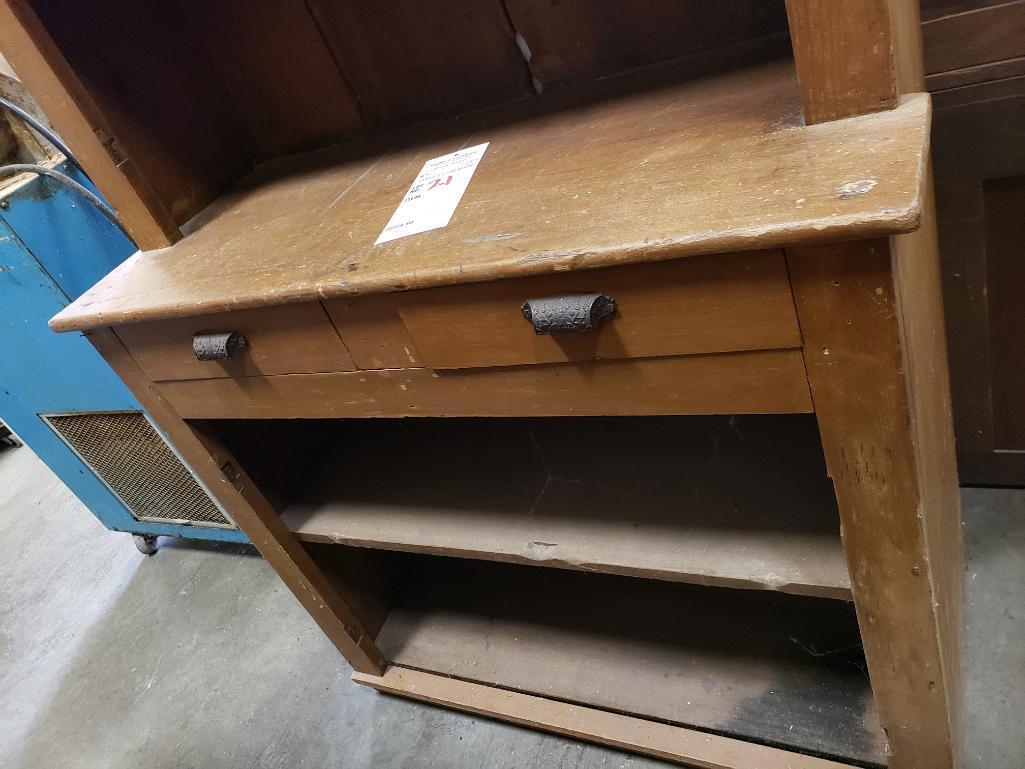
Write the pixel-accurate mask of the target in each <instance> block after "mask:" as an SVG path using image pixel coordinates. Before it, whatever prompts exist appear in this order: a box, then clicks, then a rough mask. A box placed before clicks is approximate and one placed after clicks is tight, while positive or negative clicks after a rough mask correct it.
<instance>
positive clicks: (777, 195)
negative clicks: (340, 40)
mask: <svg viewBox="0 0 1025 769" xmlns="http://www.w3.org/2000/svg"><path fill="white" fill-rule="evenodd" d="M668 74H671V70H662V69H660V70H659V71H658V72H657V73H652V72H647V73H646V74H645V76H644V77H645V82H644V83H641V84H640V85H639V84H638V81H637V79H636V78H633V77H624V78H622V79H613V80H612V81H607V82H603V83H600V84H597V85H595V86H584V87H581V88H580V89H574V90H573V91H572V92H568V91H567V92H564V93H560V94H554V95H552V96H551V97H549V98H545V97H544V96H542V97H539V98H537V99H534V100H532V101H531V103H530V104H520V105H515V106H514V107H513V108H506V109H503V110H500V111H498V112H497V113H486V114H484V115H481V116H478V117H475V118H473V119H467V120H462V121H454V122H453V123H450V124H446V125H445V126H441V127H436V128H433V129H430V130H429V131H426V132H425V131H423V130H421V131H417V132H407V133H402V134H396V135H387V136H384V137H377V138H373V139H369V140H367V141H366V142H363V143H354V144H351V145H350V146H348V147H345V148H340V149H338V150H333V151H325V152H321V153H315V154H313V155H308V156H303V157H300V158H296V159H291V160H287V161H285V162H282V163H280V164H271V165H269V166H268V167H266V168H265V169H264V170H263V171H261V172H259V173H258V174H256V175H255V176H254V177H252V178H251V179H250V180H249V182H248V183H247V184H246V185H245V186H244V187H243V188H241V189H239V190H237V191H236V192H235V193H233V194H230V195H228V196H226V197H224V198H223V199H221V200H220V201H219V202H218V203H217V204H216V205H214V206H211V207H210V208H209V209H208V210H207V211H205V212H204V213H203V214H202V215H201V216H199V217H197V219H196V220H195V222H194V223H193V224H192V226H191V233H190V234H189V235H188V237H186V238H185V239H184V240H182V241H181V242H179V243H178V244H176V245H174V246H172V247H170V248H167V249H162V250H159V251H155V252H149V253H141V254H137V255H135V256H133V257H132V258H130V259H129V260H127V261H126V262H125V263H124V264H123V265H122V266H120V267H119V268H118V269H117V270H115V271H114V272H112V273H111V274H110V275H109V276H107V278H105V279H104V280H103V281H102V282H101V283H99V284H98V285H97V286H95V287H94V288H93V289H92V290H90V291H89V292H87V293H86V294H85V295H83V296H82V297H81V298H80V299H79V300H78V301H77V302H75V303H74V304H73V305H71V306H70V307H69V308H68V309H67V310H65V311H64V312H63V313H61V315H59V316H57V318H56V319H55V320H54V321H53V324H52V325H53V327H54V328H55V329H57V330H62V331H66V330H71V329H82V328H89V327H94V326H97V325H107V324H115V325H116V324H120V323H127V322H132V321H139V320H144V319H153V318H167V317H176V316H182V315H192V314H197V313H202V312H216V311H222V310H227V309H234V308H242V307H254V306H260V305H269V304H279V303H284V302H290V301H297V300H302V299H311V298H324V297H332V296H344V295H353V294H361V293H380V292H387V291H395V290H402V289H406V288H419V287H428V286H437V285H444V284H452V283H467V282H477V281H486V280H493V279H497V278H504V277H512V276H521V275H522V276H525V275H532V274H539V273H548V272H555V271H562V270H569V269H582V268H588V267H600V266H609V265H614V264H622V263H626V262H637V261H648V260H658V259H670V258H675V257H681V256H689V255H693V254H702V253H715V252H723V251H736V250H746V249H755V248H764V247H771V246H780V245H784V244H787V245H791V244H794V243H805V242H812V241H814V242H818V241H823V240H836V239H849V238H860V237H867V236H871V235H880V234H885V233H893V232H902V231H908V230H911V229H913V228H914V227H915V226H916V225H917V223H918V220H919V216H920V192H921V187H922V183H923V179H924V176H923V168H924V166H923V162H922V161H923V157H924V153H925V150H926V146H927V132H928V119H929V105H928V99H927V97H925V96H911V97H908V98H907V99H906V100H905V102H904V103H903V104H902V105H901V106H899V107H898V108H896V109H893V110H890V111H886V112H881V113H877V114H872V115H866V116H862V117H857V118H852V119H848V120H840V121H834V122H831V123H828V124H822V125H817V126H811V127H805V126H803V125H802V124H801V119H800V110H801V97H800V92H799V88H798V86H797V82H796V79H795V76H794V73H793V68H792V66H791V64H790V63H788V62H778V63H773V64H768V65H761V66H757V67H749V68H745V69H742V70H739V71H737V72H732V73H727V74H723V75H718V76H713V77H709V78H706V79H702V80H699V81H695V82H686V83H680V82H669V83H668V84H666V83H665V81H664V78H665V77H666V76H667V75H668ZM660 78H661V79H662V84H661V85H659V84H658V83H659V79H660ZM642 86H643V87H642ZM484 141H488V142H490V147H489V148H488V151H487V153H486V154H485V156H484V158H483V160H482V161H481V164H480V166H479V167H478V169H477V172H476V174H475V176H474V178H473V180H472V182H471V183H470V186H469V188H468V189H467V191H466V194H465V195H464V197H463V199H462V202H461V204H460V205H459V207H458V209H457V210H456V212H455V214H454V216H453V218H452V220H451V222H450V223H449V225H448V226H447V227H444V228H442V229H438V230H434V231H431V232H427V233H422V234H420V235H415V236H411V237H406V238H402V239H399V240H395V241H392V242H390V243H386V244H384V245H381V246H374V245H373V244H374V241H375V240H376V239H377V236H378V234H379V233H380V232H381V230H382V229H383V227H384V225H385V224H386V222H387V221H388V219H389V218H390V216H391V214H392V212H393V211H394V210H395V207H396V206H397V205H398V203H399V201H400V200H401V198H402V196H403V195H404V194H405V192H406V190H407V189H408V187H409V185H410V183H411V182H412V180H413V178H414V177H415V175H416V174H417V173H418V172H419V170H420V168H421V166H422V165H423V163H424V162H425V161H426V160H428V159H430V158H433V157H437V156H439V155H443V154H446V153H449V152H451V151H453V150H455V149H458V148H459V147H462V146H468V145H469V144H471V143H472V144H475V143H479V142H484Z"/></svg>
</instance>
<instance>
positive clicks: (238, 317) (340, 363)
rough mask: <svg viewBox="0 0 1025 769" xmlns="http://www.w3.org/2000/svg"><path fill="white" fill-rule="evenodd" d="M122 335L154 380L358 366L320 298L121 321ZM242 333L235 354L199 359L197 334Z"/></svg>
mask: <svg viewBox="0 0 1025 769" xmlns="http://www.w3.org/2000/svg"><path fill="white" fill-rule="evenodd" d="M116 331H117V335H118V336H119V337H120V338H121V341H122V342H124V344H125V347H127V348H128V350H129V351H130V352H131V353H132V356H133V357H134V358H135V360H136V361H137V362H138V363H139V365H140V366H141V367H142V369H143V371H145V372H146V373H147V374H148V375H149V376H150V378H151V379H153V380H154V381H158V382H159V381H168V380H182V379H215V378H219V377H246V376H272V375H275V374H312V373H322V372H332V371H354V370H355V368H356V367H355V366H354V365H353V362H352V357H351V356H350V355H349V352H348V350H347V349H346V348H345V345H344V344H343V343H342V340H341V338H339V336H338V332H337V331H335V327H334V326H333V325H332V323H331V320H330V319H329V318H328V317H327V314H326V313H325V312H324V308H323V307H321V305H320V304H319V303H310V302H307V303H304V304H291V305H281V306H279V307H262V308H259V309H255V310H238V311H236V312H225V313H217V314H215V315H199V316H195V317H191V318H176V319H173V320H162V321H153V322H149V323H138V324H129V325H125V326H118V327H117V329H116ZM227 332H237V333H239V334H241V335H242V336H243V337H245V340H246V343H245V346H243V347H241V348H240V349H238V351H237V352H235V353H234V354H233V355H232V356H231V357H230V358H227V359H223V360H200V359H199V358H198V357H197V354H196V351H195V350H194V349H193V339H194V338H195V336H196V335H197V334H201V335H207V334H214V333H227Z"/></svg>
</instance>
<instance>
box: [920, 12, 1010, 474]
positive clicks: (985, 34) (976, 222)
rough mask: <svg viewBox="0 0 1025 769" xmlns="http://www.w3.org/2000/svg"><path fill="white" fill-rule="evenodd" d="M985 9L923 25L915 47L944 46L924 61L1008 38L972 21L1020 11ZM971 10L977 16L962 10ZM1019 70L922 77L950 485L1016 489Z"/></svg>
mask: <svg viewBox="0 0 1025 769" xmlns="http://www.w3.org/2000/svg"><path fill="white" fill-rule="evenodd" d="M931 5H935V4H931ZM988 5H989V4H988V3H986V2H984V1H983V0H970V1H968V2H962V3H960V5H959V6H958V7H957V8H956V9H954V10H956V11H958V12H959V13H957V14H956V15H952V16H951V15H948V16H946V17H943V18H940V19H939V20H937V21H934V22H927V23H926V24H925V25H924V28H925V38H926V46H927V51H928V50H929V48H930V47H935V46H939V45H942V46H943V47H944V48H946V49H950V50H944V51H938V50H933V51H932V52H931V53H930V54H929V61H930V62H932V66H934V67H936V66H951V65H956V64H963V63H965V62H972V61H980V60H984V59H986V58H988V57H989V54H988V53H987V51H988V49H987V48H986V46H985V44H984V41H986V40H994V39H1005V40H1009V41H1011V42H1014V41H1015V38H1014V36H1012V37H1010V38H1007V37H1004V30H994V31H990V30H988V29H987V26H986V25H982V24H980V22H981V21H982V20H986V24H987V25H998V24H1003V25H1004V26H1005V27H1008V26H1012V25H1013V24H1014V23H1017V22H1016V21H1015V19H1017V18H1018V17H1017V16H1012V17H1010V22H1008V20H1007V19H1008V16H1007V14H1008V13H1009V12H1011V11H1013V12H1014V13H1015V14H1019V13H1021V10H1022V8H1023V7H1025V4H1023V3H1018V2H1016V3H1012V4H1004V5H1000V6H998V7H993V8H989V7H988ZM929 6H930V4H926V6H925V8H926V10H928V9H929ZM973 6H979V7H981V10H978V11H974V12H973V11H972V10H971V7H973ZM950 7H952V6H950ZM964 11H967V12H964ZM1001 20H1003V21H1001ZM969 22H970V26H967V27H965V28H964V30H963V31H962V32H957V31H956V30H954V29H948V30H947V31H945V32H944V35H942V36H941V35H933V34H930V32H929V30H930V27H931V26H934V25H938V24H941V23H942V24H948V25H953V24H967V23H969ZM994 36H996V37H995V38H994ZM1022 39H1025V35H1023V34H1019V35H1018V36H1017V40H1022ZM958 46H967V48H968V51H967V52H964V51H958V50H955V49H956V48H957V47H958ZM993 50H999V49H998V48H997V47H994V48H993ZM1004 50H1006V48H1005V49H1004ZM973 57H974V58H973ZM1008 73H1010V74H1011V75H1012V76H1010V77H1003V75H1005V74H1008ZM1022 73H1025V60H1023V59H1022V58H1020V57H1019V58H1012V59H1007V60H1004V61H996V62H990V63H984V64H980V65H976V66H970V67H965V68H962V69H958V70H950V71H940V72H937V71H935V70H933V71H930V72H929V75H928V77H927V83H928V85H929V87H930V89H932V90H933V91H934V93H933V102H934V106H935V111H934V119H933V158H934V163H935V173H936V184H937V188H936V193H937V215H938V228H939V235H940V256H941V260H942V265H943V291H944V311H945V315H946V325H947V337H948V340H949V353H950V364H951V390H952V394H953V404H954V419H955V427H956V432H957V449H958V457H959V467H960V476H961V481H962V483H969V484H983V485H1019V486H1020V485H1025V412H1023V410H1022V409H1021V407H1020V405H1019V403H1018V399H1020V398H1021V397H1022V396H1021V395H1019V392H1020V391H1023V390H1022V387H1021V383H1022V382H1025V356H1023V355H1022V354H1021V353H1019V352H1017V349H1018V347H1017V345H1018V344H1019V342H1018V341H1016V339H1015V336H1014V335H1015V334H1016V333H1017V328H1020V327H1023V325H1025V315H1023V310H1022V309H1021V308H1025V273H1023V272H1022V271H1021V269H1022V268H1021V267H1020V265H1021V264H1023V263H1025V260H1023V259H1022V247H1021V245H1020V244H1021V234H1020V233H1019V235H1018V238H1017V239H1016V238H1015V236H1014V232H1013V229H1014V227H1015V226H1016V223H1017V222H1020V221H1022V220H1023V219H1025V207H1023V204H1022V201H1021V199H1020V198H1019V197H1017V194H1016V193H1014V192H1013V189H1012V188H1013V187H1014V185H1015V184H1016V182H1015V181H1014V179H1015V177H1018V178H1021V177H1023V176H1025V142H1023V141H1022V137H1023V136H1025V75H1023V74H1022ZM993 78H996V79H993ZM948 85H949V86H953V87H949V88H947V87H945V86H948ZM937 89H938V90H937ZM1008 179H1010V180H1011V181H1001V180H1008ZM1015 383H1016V384H1017V387H1016V386H1015ZM998 390H999V394H998Z"/></svg>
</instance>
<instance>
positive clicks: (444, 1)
mask: <svg viewBox="0 0 1025 769" xmlns="http://www.w3.org/2000/svg"><path fill="white" fill-rule="evenodd" d="M310 7H311V10H312V11H313V14H314V16H315V18H316V19H317V22H318V24H319V25H320V28H321V30H322V31H323V33H324V36H325V38H326V39H327V41H328V43H329V45H330V46H331V49H332V52H333V53H334V56H335V58H336V59H337V61H338V62H339V64H340V65H341V67H342V70H343V71H344V72H345V74H346V75H347V76H348V78H349V79H350V81H351V83H352V85H353V88H354V89H355V91H356V93H357V95H358V97H359V100H360V103H361V104H362V106H363V115H364V118H365V119H366V120H367V122H368V123H369V125H370V126H371V127H372V128H388V127H394V126H399V125H407V124H411V123H418V122H423V121H428V120H436V119H440V118H446V117H451V116H453V115H456V114H459V113H460V112H466V111H467V110H471V109H475V108H477V107H483V106H486V105H490V104H497V103H501V102H503V101H509V100H511V99H515V98H518V97H521V96H526V95H528V94H530V93H533V89H532V87H531V85H530V76H529V71H528V69H527V63H526V61H525V60H524V58H523V56H522V55H521V54H520V52H519V50H518V49H517V46H516V40H515V33H514V32H513V29H512V26H511V25H510V23H509V19H508V18H507V16H506V14H505V9H504V7H503V6H502V4H501V2H500V0H475V2H463V0H439V1H438V2H434V3H391V4H389V7H388V10H387V12H381V10H380V7H379V3H376V2H374V0H310Z"/></svg>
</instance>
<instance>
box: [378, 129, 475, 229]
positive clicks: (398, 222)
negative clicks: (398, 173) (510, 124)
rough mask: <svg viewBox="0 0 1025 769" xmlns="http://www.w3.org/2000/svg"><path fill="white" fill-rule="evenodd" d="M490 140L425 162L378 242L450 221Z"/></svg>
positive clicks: (439, 225)
mask: <svg viewBox="0 0 1025 769" xmlns="http://www.w3.org/2000/svg"><path fill="white" fill-rule="evenodd" d="M488 144H489V142H485V143H484V144H478V145H477V146H476V147H467V148H466V149H464V150H457V151H456V152H453V153H451V154H448V155H442V156H441V157H440V158H434V159H433V160H428V161H427V162H426V163H424V167H423V169H421V171H420V173H419V174H417V176H416V179H415V180H414V181H413V186H411V187H410V188H409V192H407V193H406V196H405V197H404V198H402V202H401V203H399V207H398V208H396V209H395V213H394V214H392V217H391V219H389V220H388V224H387V225H385V228H384V230H382V232H381V235H380V237H378V239H377V240H376V241H374V245H375V246H376V245H379V244H381V243H387V242H388V241H389V240H395V239H397V238H404V237H406V236H407V235H416V234H417V233H418V232H427V231H428V230H436V229H438V228H439V227H444V226H445V225H447V224H448V222H449V220H450V219H451V218H452V214H453V213H454V212H455V210H456V206H458V205H459V201H460V200H461V199H462V197H463V193H464V192H465V191H466V186H467V185H468V184H469V183H470V179H472V178H473V172H474V171H476V170H477V164H478V163H479V162H480V159H481V158H482V157H484V150H486V149H487V148H488Z"/></svg>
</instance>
